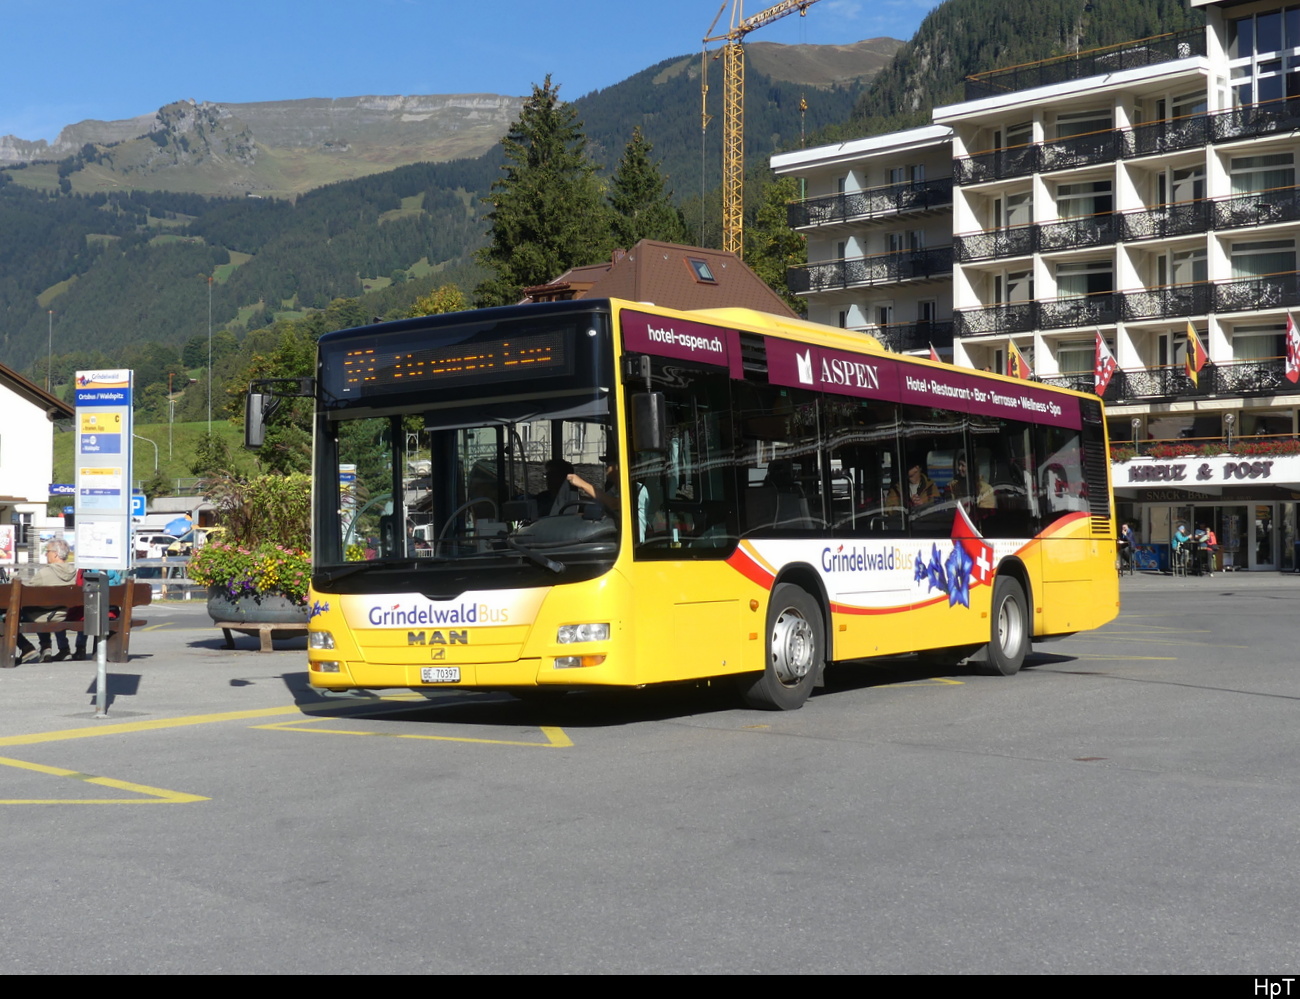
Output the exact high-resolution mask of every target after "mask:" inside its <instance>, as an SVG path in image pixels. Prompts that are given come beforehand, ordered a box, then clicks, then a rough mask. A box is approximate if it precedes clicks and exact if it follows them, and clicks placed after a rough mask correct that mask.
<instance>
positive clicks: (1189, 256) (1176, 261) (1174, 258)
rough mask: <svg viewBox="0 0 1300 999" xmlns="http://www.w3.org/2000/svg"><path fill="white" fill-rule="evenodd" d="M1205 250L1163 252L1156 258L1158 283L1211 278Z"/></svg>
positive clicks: (1164, 284)
mask: <svg viewBox="0 0 1300 999" xmlns="http://www.w3.org/2000/svg"><path fill="white" fill-rule="evenodd" d="M1209 276H1210V273H1209V266H1208V264H1207V263H1206V257H1205V251H1204V250H1180V251H1177V252H1170V253H1168V254H1165V253H1162V254H1160V256H1159V257H1157V258H1156V284H1157V285H1159V286H1161V287H1164V286H1166V285H1171V284H1193V283H1196V282H1200V281H1206V280H1208V279H1209Z"/></svg>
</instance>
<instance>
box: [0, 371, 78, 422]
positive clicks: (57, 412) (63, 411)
mask: <svg viewBox="0 0 1300 999" xmlns="http://www.w3.org/2000/svg"><path fill="white" fill-rule="evenodd" d="M0 385H3V386H5V387H6V388H8V389H9V390H10V391H11V392H13V393H14V394H15V395H20V396H22V397H23V398H24V399H26V400H27V401H28V402H30V403H31V404H32V405H33V406H36V407H37V408H38V409H43V410H45V415H46V416H48V417H49V418H50V419H52V420H59V419H65V420H70V419H72V417H73V415H74V410H73V408H72V407H71V406H69V405H68V404H67V403H66V402H64V401H63V400H62V399H59V398H57V397H55V396H52V395H50V393H48V392H46V391H45V389H43V388H41V387H40V386H39V385H37V384H36V383H35V382H31V381H28V380H27V379H26V378H24V377H23V376H22V375H20V374H19V373H18V372H17V371H14V370H13V368H7V367H5V366H4V365H3V364H0Z"/></svg>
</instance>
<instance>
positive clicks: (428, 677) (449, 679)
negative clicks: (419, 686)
mask: <svg viewBox="0 0 1300 999" xmlns="http://www.w3.org/2000/svg"><path fill="white" fill-rule="evenodd" d="M420 682H421V683H460V667H459V666H421V667H420Z"/></svg>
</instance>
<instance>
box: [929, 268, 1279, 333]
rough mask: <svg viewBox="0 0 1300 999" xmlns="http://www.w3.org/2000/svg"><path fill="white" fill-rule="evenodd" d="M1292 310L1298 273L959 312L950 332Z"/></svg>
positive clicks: (1011, 330)
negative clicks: (1214, 313)
mask: <svg viewBox="0 0 1300 999" xmlns="http://www.w3.org/2000/svg"><path fill="white" fill-rule="evenodd" d="M1296 307H1300V272H1295V271H1287V272H1284V273H1280V274H1266V275H1263V276H1262V277H1252V278H1236V279H1234V280H1232V281H1218V282H1215V283H1210V282H1208V281H1202V282H1196V283H1192V284H1173V285H1165V286H1162V287H1159V288H1141V289H1136V290H1133V291H1120V292H1098V293H1096V294H1092V295H1084V296H1080V297H1068V298H1055V299H1052V298H1040V299H1035V300H1034V301H1031V302H1016V303H1013V304H1010V305H985V306H977V307H975V308H968V309H958V310H957V311H956V313H955V314H954V315H953V332H954V334H955V335H956V336H958V337H968V336H985V335H990V334H1001V335H1003V336H1005V335H1007V334H1010V333H1029V332H1031V331H1033V330H1038V329H1070V328H1075V327H1080V326H1104V325H1107V324H1111V323H1115V322H1117V321H1119V322H1135V321H1139V320H1144V319H1184V318H1187V317H1190V316H1203V315H1207V314H1208V313H1211V312H1258V311H1264V310H1268V309H1281V308H1287V309H1290V308H1296Z"/></svg>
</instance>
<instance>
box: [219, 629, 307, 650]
mask: <svg viewBox="0 0 1300 999" xmlns="http://www.w3.org/2000/svg"><path fill="white" fill-rule="evenodd" d="M212 623H213V624H214V625H216V626H217V627H218V628H220V629H221V633H222V634H223V635H225V636H226V648H228V649H233V648H235V636H234V634H233V633H234V632H238V633H239V634H241V635H249V636H255V637H257V638H258V639H259V640H260V648H259V649H258V651H259V652H274V651H275V649H274V648H273V647H272V645H271V639H272V638H297V637H298V635H300V634H302V635H305V634H307V622H306V621H304V622H303V623H302V624H284V623H280V624H249V623H248V622H247V621H213V622H212Z"/></svg>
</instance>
